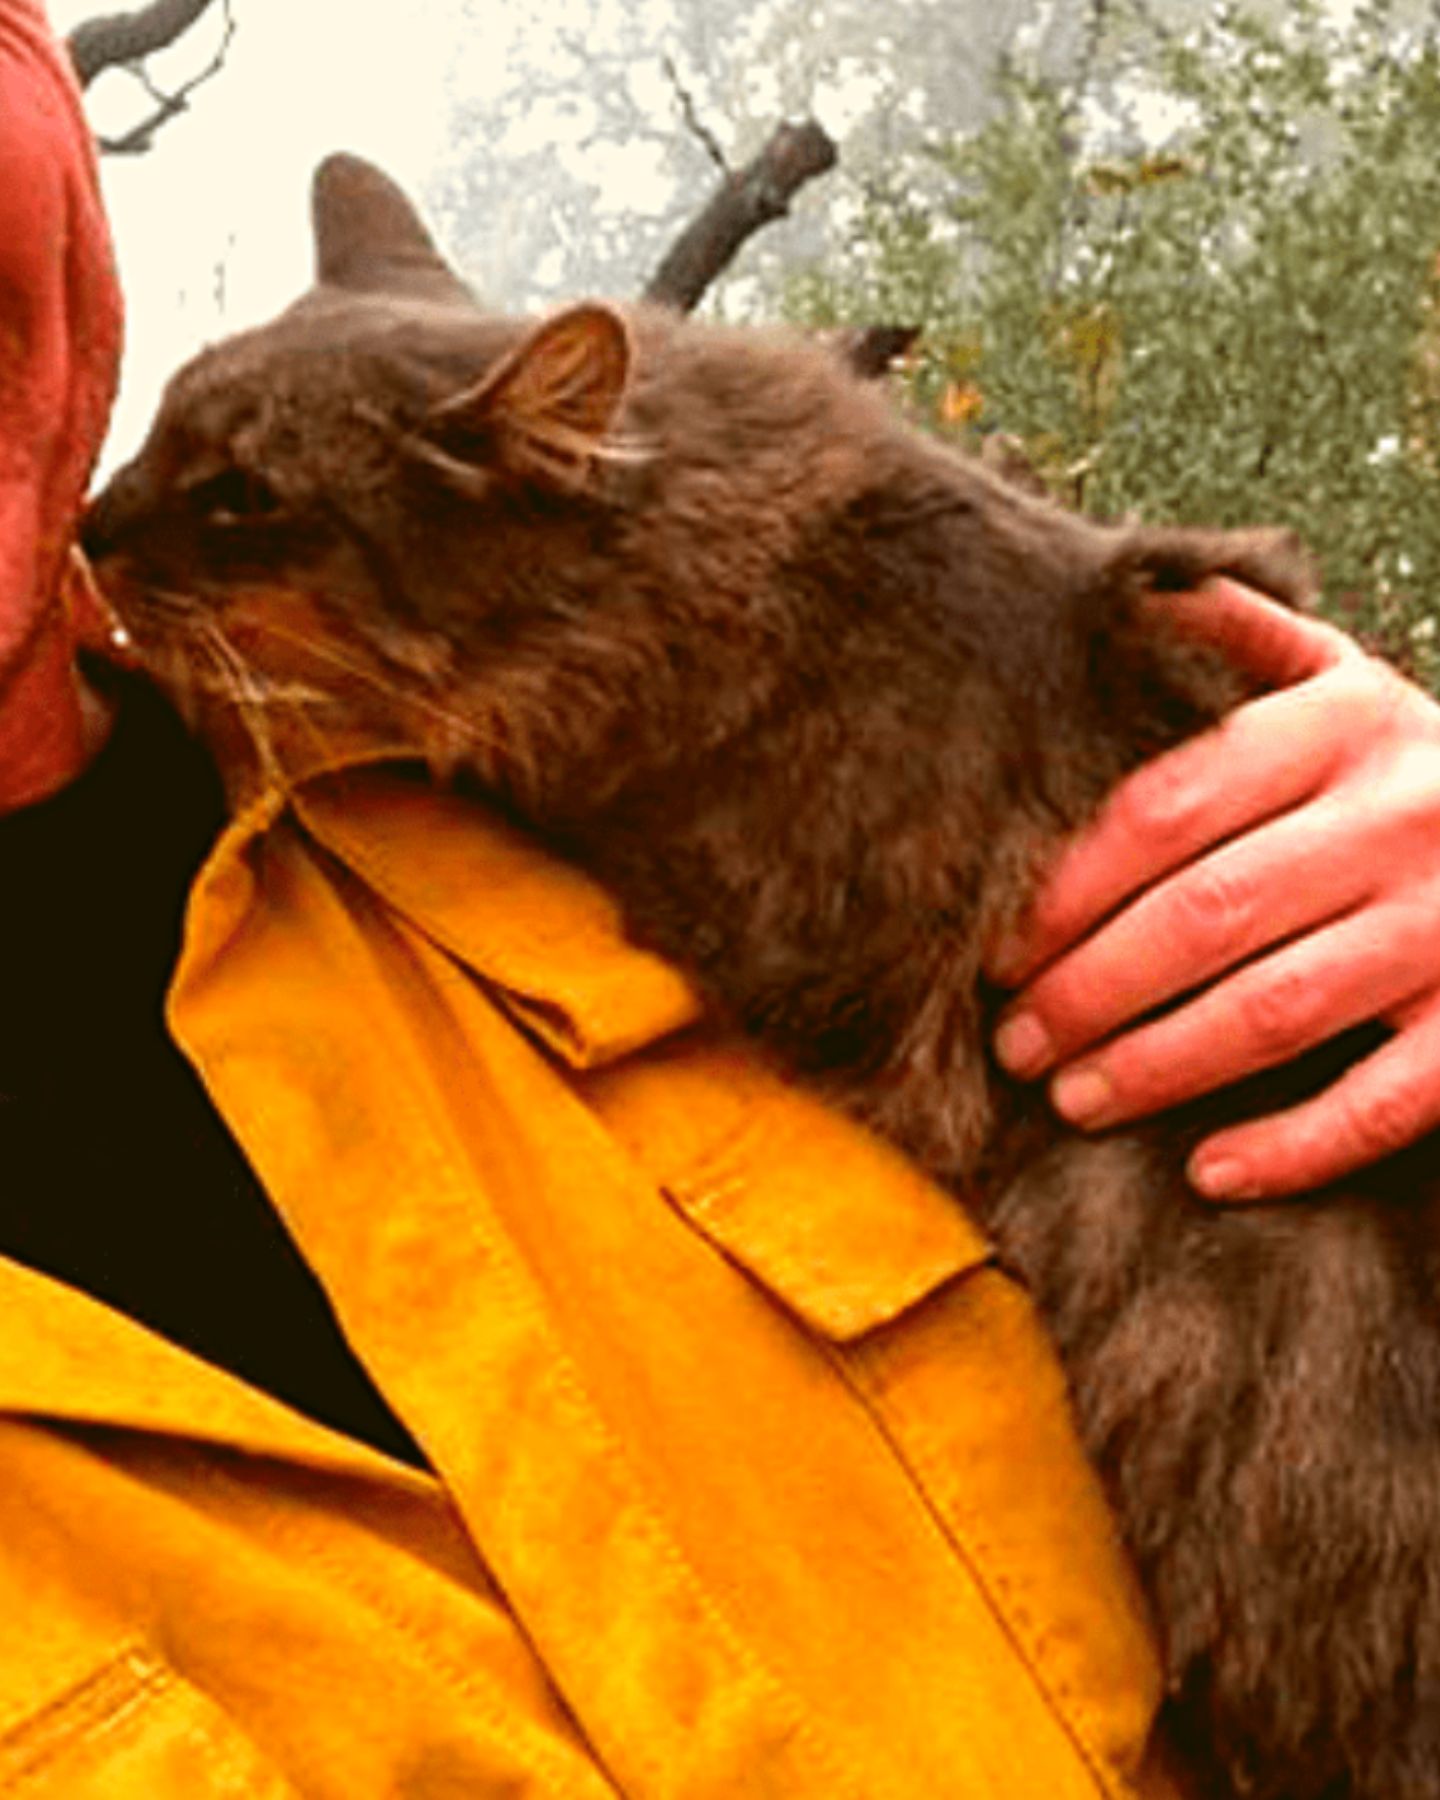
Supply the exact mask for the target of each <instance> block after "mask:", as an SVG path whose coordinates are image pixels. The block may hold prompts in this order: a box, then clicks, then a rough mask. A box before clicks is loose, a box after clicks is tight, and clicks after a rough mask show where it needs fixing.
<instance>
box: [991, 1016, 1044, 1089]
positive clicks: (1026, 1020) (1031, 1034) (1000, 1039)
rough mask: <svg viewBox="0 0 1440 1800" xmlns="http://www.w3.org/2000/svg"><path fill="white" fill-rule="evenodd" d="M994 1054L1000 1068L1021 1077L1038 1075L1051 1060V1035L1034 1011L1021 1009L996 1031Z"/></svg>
mask: <svg viewBox="0 0 1440 1800" xmlns="http://www.w3.org/2000/svg"><path fill="white" fill-rule="evenodd" d="M995 1054H996V1056H997V1057H998V1058H999V1060H1000V1064H1001V1066H1002V1068H1006V1069H1008V1070H1009V1071H1010V1073H1011V1074H1012V1075H1019V1076H1021V1077H1025V1076H1030V1075H1038V1074H1039V1073H1040V1071H1041V1070H1042V1069H1043V1068H1044V1067H1045V1066H1046V1064H1047V1063H1050V1062H1052V1061H1053V1060H1054V1056H1055V1049H1054V1046H1053V1045H1052V1044H1051V1042H1050V1034H1049V1032H1048V1031H1046V1029H1045V1027H1044V1026H1043V1025H1042V1024H1041V1023H1040V1021H1039V1019H1037V1018H1036V1017H1035V1015H1034V1013H1028V1012H1020V1013H1015V1014H1014V1015H1013V1017H1011V1018H1008V1019H1006V1021H1005V1022H1004V1024H1003V1025H1002V1026H1001V1027H1000V1029H999V1030H998V1031H997V1032H996V1033H995Z"/></svg>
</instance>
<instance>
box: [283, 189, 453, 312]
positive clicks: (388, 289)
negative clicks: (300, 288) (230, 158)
mask: <svg viewBox="0 0 1440 1800" xmlns="http://www.w3.org/2000/svg"><path fill="white" fill-rule="evenodd" d="M310 207H311V215H312V219H313V222H314V227H315V279H316V281H317V282H318V283H319V284H320V285H321V286H322V287H339V288H346V289H348V290H350V291H351V292H352V293H390V294H393V293H407V294H416V295H421V296H423V297H426V298H430V299H442V300H443V299H469V297H470V293H469V289H468V288H467V287H466V286H465V284H464V282H462V281H461V279H460V277H459V276H458V275H456V273H455V272H454V270H453V269H451V267H450V265H449V264H448V263H447V262H446V261H445V259H444V257H443V256H441V254H440V252H439V251H438V250H437V249H436V247H435V241H434V239H433V238H432V237H431V236H430V233H429V232H428V231H427V230H426V229H425V226H424V223H423V222H422V220H421V218H420V215H419V213H417V212H416V210H415V208H414V207H413V206H412V205H411V204H410V201H409V200H408V199H407V198H406V196H405V194H404V193H402V191H401V190H400V188H398V187H397V186H396V184H395V183H394V182H393V181H392V180H391V179H390V177H389V176H388V175H386V174H384V173H383V171H381V170H380V169H377V168H376V167H375V166H374V164H373V163H368V162H366V161H365V160H364V158H363V157H359V156H351V155H348V154H345V153H340V154H337V155H335V156H327V157H326V158H325V160H324V162H322V163H321V164H320V167H319V168H318V169H317V170H316V171H315V180H314V183H313V185H312V188H311V194H310Z"/></svg>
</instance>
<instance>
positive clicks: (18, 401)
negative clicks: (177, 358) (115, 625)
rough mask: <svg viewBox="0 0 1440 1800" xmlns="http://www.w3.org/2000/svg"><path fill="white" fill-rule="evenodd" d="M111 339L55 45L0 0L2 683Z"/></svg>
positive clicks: (44, 599)
mask: <svg viewBox="0 0 1440 1800" xmlns="http://www.w3.org/2000/svg"><path fill="white" fill-rule="evenodd" d="M118 344H119V299H118V294H117V291H116V287H115V278H114V273H113V270H112V268H111V263H110V253H109V243H108V238H107V235H106V231H105V226H104V220H103V215H102V213H101V209H100V202H99V197H98V194H97V192H96V188H95V181H94V171H93V163H92V158H91V151H90V145H89V141H88V132H87V129H86V126H85V122H84V119H83V116H82V114H81V113H80V110H79V106H78V103H77V99H76V95H75V92H74V89H73V86H72V84H71V83H70V81H69V78H68V71H67V68H66V64H65V62H64V52H63V50H62V49H61V48H60V46H59V45H58V44H57V43H56V42H55V40H54V38H53V37H52V36H51V34H50V32H49V30H48V27H47V26H46V23H45V19H44V15H43V13H42V12H41V10H40V8H39V7H38V5H37V4H36V3H35V0H0V683H3V681H4V677H5V674H6V672H7V670H8V669H9V668H10V667H11V666H12V665H13V664H14V663H15V662H16V660H17V659H19V658H22V657H23V655H24V654H25V651H26V648H27V646H28V644H29V642H30V640H31V638H32V637H33V635H34V633H35V631H36V630H37V627H38V623H39V621H40V618H41V616H42V614H43V612H44V609H45V607H46V606H47V605H48V603H49V601H50V599H51V596H52V594H53V591H54V586H55V580H56V577H57V575H58V571H59V567H60V561H61V558H62V557H63V555H64V551H65V547H66V544H67V543H68V541H69V536H70V530H71V526H72V523H73V519H74V514H75V512H76V509H77V508H78V506H79V503H80V499H81V496H82V492H83V488H84V484H85V481H86V479H87V477H88V474H89V470H90V466H91V464H92V462H93V460H94V456H95V452H96V449H97V447H98V442H99V438H100V434H101V432H102V430H103V426H104V420H105V417H106V414H107V412H108V409H109V404H110V398H111V395H112V392H113V386H114V376H115V366H116V359H117V353H118ZM0 691H3V688H0Z"/></svg>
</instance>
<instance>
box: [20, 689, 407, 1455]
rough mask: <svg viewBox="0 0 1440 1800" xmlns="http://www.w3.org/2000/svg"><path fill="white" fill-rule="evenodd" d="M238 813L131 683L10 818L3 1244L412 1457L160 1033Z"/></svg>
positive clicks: (161, 709)
mask: <svg viewBox="0 0 1440 1800" xmlns="http://www.w3.org/2000/svg"><path fill="white" fill-rule="evenodd" d="M224 817H225V813H224V802H223V798H222V795H221V791H220V787H219V783H218V781H217V779H216V776H215V773H214V771H213V769H212V768H211V767H210V765H209V763H208V762H207V760H206V759H205V757H204V755H203V753H202V752H201V751H200V750H199V748H198V747H197V746H196V745H195V744H194V743H193V742H192V741H191V740H190V739H189V738H188V737H187V736H186V734H185V732H184V730H183V729H182V727H181V726H180V724H179V723H178V721H177V720H176V719H175V718H174V717H173V716H172V715H171V713H170V712H169V711H168V709H167V708H166V707H165V706H164V705H163V703H162V702H161V701H160V699H159V698H158V697H157V696H156V695H154V694H153V693H152V692H150V691H149V690H148V689H147V688H145V687H143V686H141V685H139V684H138V683H133V682H129V681H127V682H125V683H124V684H123V687H122V690H121V693H120V706H119V711H118V717H117V722H116V725H115V728H114V730H113V732H112V734H111V738H110V741H109V743H108V744H107V745H106V747H105V749H104V750H103V751H102V753H101V754H100V756H99V757H98V758H97V759H96V761H95V762H94V763H93V764H92V765H91V767H90V768H89V769H88V770H87V771H86V772H85V773H84V774H83V775H82V776H81V777H80V778H79V780H78V781H76V782H74V783H73V784H72V785H71V786H70V787H68V788H67V789H65V790H64V791H63V792H62V793H60V794H58V795H56V796H55V797H54V798H52V799H49V800H46V801H43V802H41V803H40V804H39V805H36V806H32V807H29V808H26V809H24V810H23V811H21V812H18V813H13V814H10V815H8V816H5V817H0V1254H4V1255H8V1256H10V1257H13V1258H14V1259H15V1260H17V1261H19V1262H23V1263H26V1264H28V1265H30V1266H31V1267H33V1268H36V1269H40V1270H43V1271H45V1272H46V1273H47V1274H50V1275H55V1276H58V1277H60V1278H61V1279H62V1280H64V1281H66V1282H68V1283H70V1284H71V1285H72V1286H75V1287H78V1288H82V1289H84V1290H85V1291H87V1292H88V1293H91V1294H94V1295H96V1296H97V1297H99V1298H100V1299H102V1300H105V1301H107V1302H108V1303H109V1304H110V1305H112V1306H114V1307H116V1308H118V1309H119V1310H120V1311H122V1312H125V1313H129V1314H131V1315H132V1316H133V1317H134V1318H136V1319H139V1320H141V1321H142V1322H143V1323H145V1324H147V1325H149V1326H151V1327H152V1328H153V1329H155V1330H157V1331H159V1332H161V1333H163V1334H164V1335H165V1336H166V1337H168V1338H171V1339H173V1340H174V1341H175V1342H176V1343H179V1344H183V1345H185V1346H186V1347H187V1348H189V1349H191V1350H193V1351H195V1352H196V1353H197V1354H198V1355H200V1356H202V1357H205V1358H206V1359H208V1360H209V1361H211V1362H214V1363H218V1364H220V1365H221V1366H223V1367H224V1368H227V1369H230V1370H232V1371H234V1372H235V1373H236V1374H239V1375H241V1376H243V1377H244V1378H245V1379H246V1380H248V1381H250V1382H252V1383H254V1384H255V1385H256V1386H258V1387H262V1388H266V1389H268V1390H269V1391H270V1392H271V1393H273V1394H276V1395H278V1396H279V1397H280V1398H282V1399H284V1400H287V1401H289V1402H290V1403H291V1404H292V1405H293V1406H296V1407H298V1408H300V1409H301V1410H302V1411H305V1412H308V1413H310V1414H311V1415H313V1416H314V1417H316V1418H318V1419H321V1420H323V1421H325V1422H326V1423H327V1424H331V1425H335V1426H338V1427H339V1428H340V1429H341V1430H343V1431H347V1432H349V1433H351V1434H353V1435H355V1436H357V1437H361V1438H364V1439H366V1440H368V1441H369V1442H371V1443H373V1444H376V1445H378V1446H380V1447H381V1448H384V1449H386V1450H389V1451H391V1452H392V1453H393V1454H397V1455H400V1456H404V1457H406V1458H408V1459H409V1460H412V1461H415V1460H419V1457H418V1452H417V1451H416V1449H415V1446H414V1444H413V1443H412V1442H411V1440H410V1439H409V1437H408V1435H407V1434H406V1432H405V1431H404V1428H403V1427H402V1426H401V1425H400V1424H399V1423H398V1421H397V1420H396V1419H395V1418H394V1416H393V1415H392V1414H391V1413H390V1411H389V1410H388V1408H387V1407H386V1406H385V1403H384V1401H383V1400H382V1399H381V1397H380V1395H379V1394H378V1393H377V1391H376V1390H375V1388H374V1386H373V1384H372V1383H371V1382H370V1380H369V1377H368V1376H367V1375H366V1373H365V1371H364V1370H363V1368H362V1367H361V1365H360V1364H359V1363H358V1362H357V1361H356V1359H355V1357H354V1356H353V1354H352V1353H351V1351H350V1350H349V1348H348V1346H347V1345H346V1343H345V1341H344V1339H343V1338H342V1336H341V1334H340V1331H339V1329H338V1327H337V1325H336V1323H335V1318H334V1315H333V1313H332V1311H331V1309H330V1305H329V1302H328V1301H327V1299H326V1297H325V1295H324V1293H323V1291H322V1290H321V1288H320V1287H319V1285H318V1283H317V1282H316V1281H315V1278H314V1277H313V1276H312V1275H311V1273H310V1271H309V1269H308V1268H307V1266H306V1265H305V1263H304V1262H303V1260H302V1259H301V1257H300V1255H299V1252H298V1251H297V1250H296V1248H295V1245H294V1243H293V1242H292V1240H291V1239H290V1237H289V1235H288V1234H287V1232H286V1230H285V1228H284V1226H283V1224H282V1223H281V1221H280V1219H279V1217H278V1215H277V1214H276V1213H275V1211H274V1209H273V1208H272V1207H271V1206H270V1204H269V1202H268V1200H267V1199H266V1197H265V1195H264V1193H263V1192H262V1190H261V1188H260V1186H259V1183H258V1182H257V1180H256V1178H255V1176H254V1174H253V1172H252V1171H251V1169H250V1166H249V1164H248V1162H247V1161H246V1159H245V1156H244V1154H243V1153H242V1151H241V1150H240V1148H239V1147H238V1145H237V1144H236V1142H235V1140H234V1138H233V1137H232V1136H231V1134H230V1132H229V1130H228V1129H227V1127H226V1126H225V1124H224V1122H223V1120H222V1119H221V1118H220V1117H219V1115H218V1113H217V1112H216V1111H215V1108H214V1107H213V1106H212V1105H211V1103H210V1100H209V1098H208V1096H207V1095H206V1093H205V1090H204V1088H203V1086H202V1085H201V1083H200V1081H199V1079H198V1078H197V1077H196V1075H195V1074H194V1072H193V1070H192V1069H191V1068H190V1066H189V1064H188V1063H187V1062H186V1061H185V1060H184V1058H183V1057H182V1056H181V1055H180V1053H179V1051H178V1050H177V1049H176V1048H175V1046H174V1044H173V1043H172V1042H171V1040H170V1038H169V1037H168V1035H167V1033H166V1031H165V1027H164V1023H163V1018H162V1005H163V1000H164V994H165V988H166V984H167V982H168V979H169V975H170V972H171V969H172V968H173V966H174V962H175V958H176V954H177V952H178V948H179V940H180V927H181V920H182V914H183V908H184V903H185V895H186V891H187V888H188V886H189V883H190V880H191V878H192V877H193V875H194V873H195V871H196V870H197V868H198V867H199V865H200V863H201V861H202V859H203V858H204V856H205V853H206V851H207V850H208V849H209V847H210V845H211V843H212V842H213V841H214V839H215V836H216V834H217V833H218V831H219V830H220V828H221V826H222V825H223V823H224ZM0 1330H3V1323H0Z"/></svg>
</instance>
